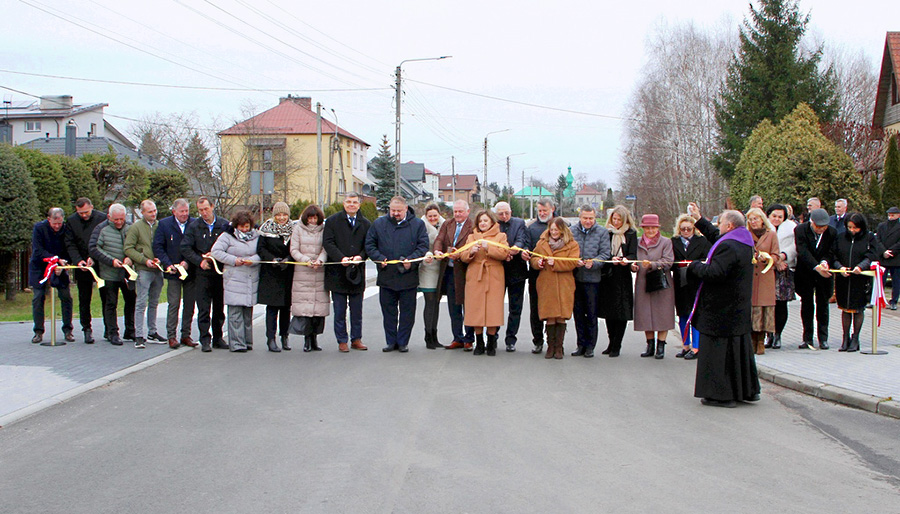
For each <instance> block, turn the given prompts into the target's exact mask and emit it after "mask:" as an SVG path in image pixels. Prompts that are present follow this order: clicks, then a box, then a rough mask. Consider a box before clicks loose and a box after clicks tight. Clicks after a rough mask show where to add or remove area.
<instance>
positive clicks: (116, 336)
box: [109, 334, 122, 346]
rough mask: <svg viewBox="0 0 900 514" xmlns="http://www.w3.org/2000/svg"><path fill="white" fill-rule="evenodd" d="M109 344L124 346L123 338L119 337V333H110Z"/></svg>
mask: <svg viewBox="0 0 900 514" xmlns="http://www.w3.org/2000/svg"><path fill="white" fill-rule="evenodd" d="M109 344H111V345H113V346H122V340H121V339H119V334H110V335H109Z"/></svg>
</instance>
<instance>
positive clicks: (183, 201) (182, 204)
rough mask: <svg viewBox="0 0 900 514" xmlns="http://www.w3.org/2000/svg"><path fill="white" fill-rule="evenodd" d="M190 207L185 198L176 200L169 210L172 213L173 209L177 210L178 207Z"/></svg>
mask: <svg viewBox="0 0 900 514" xmlns="http://www.w3.org/2000/svg"><path fill="white" fill-rule="evenodd" d="M190 206H191V204H189V203H188V201H187V199H185V198H176V199H175V201H174V202H172V207H171V209H172V210H173V211H174V210H175V209H177V208H179V207H190Z"/></svg>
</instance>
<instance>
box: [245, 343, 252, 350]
mask: <svg viewBox="0 0 900 514" xmlns="http://www.w3.org/2000/svg"><path fill="white" fill-rule="evenodd" d="M245 347H246V348H247V351H248V352H252V351H253V343H247V344H246V345H245Z"/></svg>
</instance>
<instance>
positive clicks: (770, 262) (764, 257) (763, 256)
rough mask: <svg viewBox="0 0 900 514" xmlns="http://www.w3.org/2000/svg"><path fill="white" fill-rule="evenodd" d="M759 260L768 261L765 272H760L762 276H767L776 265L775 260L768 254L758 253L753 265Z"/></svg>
mask: <svg viewBox="0 0 900 514" xmlns="http://www.w3.org/2000/svg"><path fill="white" fill-rule="evenodd" d="M759 259H762V260H764V261H768V262H767V263H766V267H765V268H763V270H762V271H761V272H760V273H762V274H765V273H766V272H768V271H769V270H770V269H772V266H774V265H775V258H774V257H772V256H771V255H770V254H768V253H766V252H757V254H756V257H753V264H756V263H757V262H758V260H759Z"/></svg>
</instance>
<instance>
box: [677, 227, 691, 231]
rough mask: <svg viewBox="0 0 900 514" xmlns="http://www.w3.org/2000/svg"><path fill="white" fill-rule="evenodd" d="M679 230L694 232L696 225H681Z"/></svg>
mask: <svg viewBox="0 0 900 514" xmlns="http://www.w3.org/2000/svg"><path fill="white" fill-rule="evenodd" d="M679 230H681V231H682V232H693V231H694V227H681V228H680V229H679Z"/></svg>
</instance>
